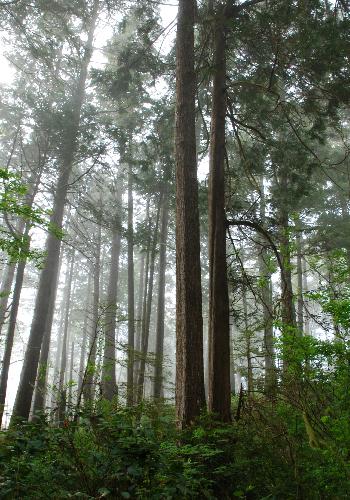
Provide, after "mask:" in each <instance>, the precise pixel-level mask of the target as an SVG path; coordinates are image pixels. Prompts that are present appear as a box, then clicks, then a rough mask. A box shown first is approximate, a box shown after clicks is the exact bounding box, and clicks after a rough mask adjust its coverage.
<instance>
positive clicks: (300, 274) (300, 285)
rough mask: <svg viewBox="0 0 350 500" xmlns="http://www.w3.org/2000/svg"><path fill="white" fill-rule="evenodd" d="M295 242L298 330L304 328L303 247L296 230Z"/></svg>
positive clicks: (300, 237)
mask: <svg viewBox="0 0 350 500" xmlns="http://www.w3.org/2000/svg"><path fill="white" fill-rule="evenodd" d="M296 240H297V241H296V243H297V278H298V303H297V325H298V328H299V330H300V332H303V330H304V297H303V295H304V292H303V247H302V244H303V243H302V235H301V233H300V232H299V231H298V232H297V235H296Z"/></svg>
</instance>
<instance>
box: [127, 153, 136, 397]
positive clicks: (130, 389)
mask: <svg viewBox="0 0 350 500" xmlns="http://www.w3.org/2000/svg"><path fill="white" fill-rule="evenodd" d="M132 176H133V173H132V165H131V162H130V161H129V167H128V372H127V396H126V402H127V405H128V406H132V405H133V403H134V349H135V345H134V343H135V292H134V220H133V219H134V201H133V193H132V189H133V179H132Z"/></svg>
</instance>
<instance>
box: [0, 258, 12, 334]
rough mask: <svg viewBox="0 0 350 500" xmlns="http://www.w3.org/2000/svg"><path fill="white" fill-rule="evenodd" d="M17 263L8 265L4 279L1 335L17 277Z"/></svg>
mask: <svg viewBox="0 0 350 500" xmlns="http://www.w3.org/2000/svg"><path fill="white" fill-rule="evenodd" d="M15 270H16V263H15V262H12V263H9V264H7V266H6V268H5V272H4V277H3V280H2V283H1V292H0V334H1V331H2V327H3V326H4V323H5V320H6V312H7V306H8V303H9V298H10V294H11V289H12V283H13V278H14V276H15Z"/></svg>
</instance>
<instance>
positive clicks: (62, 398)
mask: <svg viewBox="0 0 350 500" xmlns="http://www.w3.org/2000/svg"><path fill="white" fill-rule="evenodd" d="M74 261H75V254H74V252H73V253H72V254H71V256H70V263H69V267H68V269H67V281H66V284H67V290H66V293H65V295H66V297H67V304H66V313H65V318H64V325H63V337H62V354H61V366H60V378H59V382H58V394H59V396H58V397H59V401H58V421H59V422H60V423H62V421H63V419H64V415H65V411H66V388H65V387H64V381H65V375H66V369H67V349H68V329H69V319H70V312H71V296H72V283H73V274H74Z"/></svg>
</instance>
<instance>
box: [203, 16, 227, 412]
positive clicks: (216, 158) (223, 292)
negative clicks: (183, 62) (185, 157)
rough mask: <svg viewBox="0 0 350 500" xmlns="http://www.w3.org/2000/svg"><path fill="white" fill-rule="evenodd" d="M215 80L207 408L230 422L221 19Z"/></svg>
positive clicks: (219, 20) (216, 37)
mask: <svg viewBox="0 0 350 500" xmlns="http://www.w3.org/2000/svg"><path fill="white" fill-rule="evenodd" d="M214 71H215V73H214V78H213V94H212V116H211V137H210V159H209V175H210V177H209V329H208V356H209V361H208V408H209V411H211V412H213V413H215V414H216V415H217V416H218V417H219V418H220V420H222V421H229V420H230V419H231V394H230V393H231V390H230V318H229V315H230V314H229V300H228V284H227V265H226V217H225V117H226V90H225V86H226V40H225V29H224V23H223V18H222V16H221V13H219V14H218V15H217V20H216V24H215V31H214Z"/></svg>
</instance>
